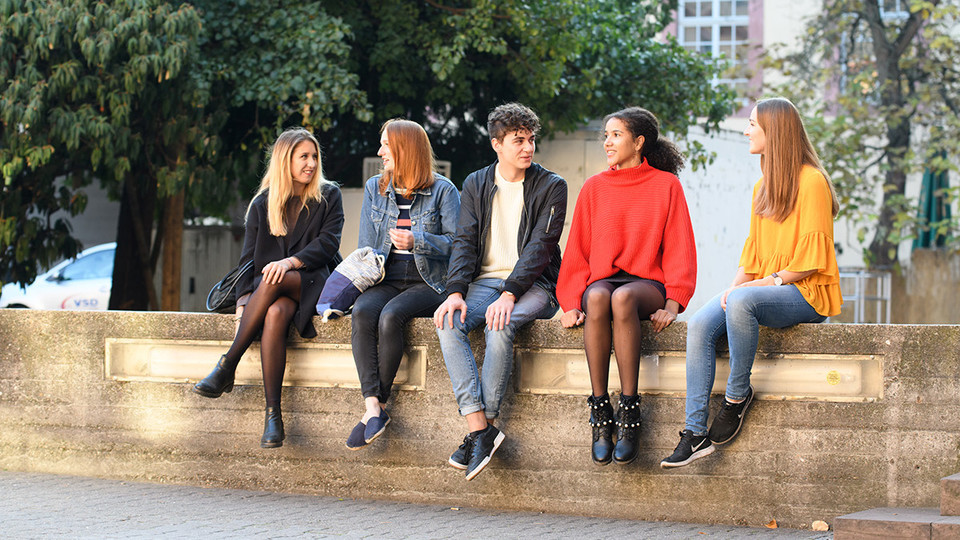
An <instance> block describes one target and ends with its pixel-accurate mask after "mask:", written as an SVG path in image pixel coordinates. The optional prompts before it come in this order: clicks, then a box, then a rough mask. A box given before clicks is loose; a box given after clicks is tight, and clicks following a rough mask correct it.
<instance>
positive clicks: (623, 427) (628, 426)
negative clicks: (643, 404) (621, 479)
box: [613, 394, 640, 464]
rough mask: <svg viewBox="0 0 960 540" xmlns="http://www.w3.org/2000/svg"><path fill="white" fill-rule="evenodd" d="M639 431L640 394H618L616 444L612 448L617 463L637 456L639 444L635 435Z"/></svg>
mask: <svg viewBox="0 0 960 540" xmlns="http://www.w3.org/2000/svg"><path fill="white" fill-rule="evenodd" d="M639 432H640V394H637V395H635V396H624V395H622V394H621V395H620V406H619V407H618V408H617V446H616V448H614V449H613V459H614V461H616V462H617V463H620V464H627V463H630V462H631V461H633V460H634V459H636V458H637V454H638V453H639V452H640V445H639V444H638V443H637V438H638V437H637V436H638V434H639Z"/></svg>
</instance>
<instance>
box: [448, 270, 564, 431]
mask: <svg viewBox="0 0 960 540" xmlns="http://www.w3.org/2000/svg"><path fill="white" fill-rule="evenodd" d="M503 283H504V281H503V280H502V279H478V280H477V281H474V282H473V283H471V284H470V287H469V288H468V289H467V296H466V298H464V301H466V303H467V316H466V322H463V323H461V322H460V312H459V311H456V312H454V314H453V328H450V327H449V326H447V319H446V318H444V322H443V328H440V329H437V336H438V337H439V338H440V350H441V351H442V352H443V361H444V362H445V363H446V364H447V373H448V374H449V375H450V382H451V383H453V394H454V395H455V396H456V398H457V405H458V406H459V408H460V414H461V415H463V416H466V415H468V414H471V413H475V412H478V411H484V413H485V414H486V417H487V418H490V419H493V418H496V417H497V415H498V414H500V402H501V401H503V395H504V393H506V390H507V383H508V382H509V381H510V374H511V373H512V372H513V338H514V336H516V334H517V330H518V329H519V328H520V327H521V326H523V325H525V324H527V323H528V322H530V321H532V320H534V319H544V318H548V317H552V316H553V314H554V313H556V311H557V306H556V305H555V304H554V303H553V302H552V300H551V298H550V294H549V293H547V291H545V290H543V289H541V288H540V287H537V286H533V287H530V290H528V291H527V292H526V293H524V295H523V296H521V297H520V298H519V299H517V302H516V304H514V306H513V313H511V314H510V324H508V325H506V326H505V327H504V328H503V330H490V329H488V328H486V327H485V324H486V312H487V307H488V306H489V305H490V304H492V303H493V302H494V301H496V300H497V299H498V298H500V293H501V292H503ZM480 326H484V337H485V339H486V352H485V353H484V356H483V374H482V375H481V374H480V370H479V369H478V368H477V360H476V358H475V357H474V355H473V349H472V348H471V347H470V337H469V333H470V331H471V330H473V329H474V328H478V327H480Z"/></svg>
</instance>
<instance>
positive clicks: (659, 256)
mask: <svg viewBox="0 0 960 540" xmlns="http://www.w3.org/2000/svg"><path fill="white" fill-rule="evenodd" d="M603 147H604V150H605V151H606V153H607V164H608V165H609V166H610V168H609V169H608V170H606V171H603V172H601V173H600V174H597V175H594V176H592V177H590V178H589V179H587V181H586V182H585V183H584V185H583V189H582V190H581V191H580V195H579V197H578V198H577V206H576V209H575V210H574V213H573V223H572V225H571V227H570V236H569V239H568V240H567V248H566V252H565V253H564V254H563V263H562V264H561V266H560V279H559V282H558V283H557V299H558V300H559V301H560V307H561V308H562V309H563V311H564V313H563V316H562V317H561V319H560V322H561V323H562V324H563V326H564V327H565V328H572V327H574V326H578V325H580V324H584V332H583V341H584V349H585V351H586V354H587V365H588V367H589V369H590V384H591V386H592V390H593V394H592V395H591V396H590V397H589V398H588V400H587V401H588V403H589V405H590V424H591V425H592V426H593V461H594V462H596V463H598V464H600V465H605V464H607V463H609V462H610V461H611V460H614V461H616V462H617V463H630V462H631V461H633V460H634V459H635V458H636V457H637V453H638V451H639V445H638V444H637V432H638V431H639V427H640V395H639V393H638V392H637V380H638V376H639V371H640V337H641V335H640V322H641V321H642V320H644V319H647V318H649V319H650V320H651V321H652V322H653V329H654V331H656V332H659V331H661V330H663V329H664V328H666V327H667V326H669V325H670V323H672V322H673V321H674V320H675V319H676V318H677V314H678V313H680V312H681V311H683V309H684V308H685V307H686V305H687V302H688V301H689V300H690V297H691V296H693V289H694V286H695V285H696V282H697V251H696V246H695V244H694V239H693V228H692V227H691V226H690V215H689V213H688V211H687V201H686V199H685V198H684V196H683V188H682V187H681V186H680V181H679V180H678V179H677V176H676V174H677V172H678V171H679V170H680V169H681V168H682V167H683V155H682V154H681V153H680V151H679V149H678V148H677V147H676V145H674V144H673V143H672V142H670V141H669V140H667V139H665V138H663V137H661V136H660V129H659V122H658V121H657V118H656V117H655V116H654V115H653V114H652V113H650V111H647V110H645V109H641V108H639V107H630V108H627V109H624V110H622V111H618V112H615V113H613V114H611V115H609V116H607V117H606V118H605V119H604V132H603ZM611 342H612V343H613V348H614V351H615V352H616V357H617V370H618V371H619V374H620V387H621V395H620V405H619V408H618V415H617V418H616V422H615V423H616V425H617V443H616V446H614V444H613V439H612V436H613V433H612V432H613V425H614V414H613V407H612V406H611V404H610V397H609V395H608V394H607V383H608V379H609V374H610V345H611Z"/></svg>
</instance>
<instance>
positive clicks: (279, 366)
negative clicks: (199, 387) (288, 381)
mask: <svg viewBox="0 0 960 540" xmlns="http://www.w3.org/2000/svg"><path fill="white" fill-rule="evenodd" d="M299 299H300V272H295V271H290V272H287V273H286V274H284V275H283V279H282V280H281V281H280V283H279V284H276V285H273V284H269V283H267V282H265V281H261V282H260V285H258V286H257V289H256V290H255V291H253V294H252V295H251V296H250V301H249V302H247V305H246V307H244V308H243V315H242V316H241V317H240V328H239V330H237V337H235V338H234V339H233V345H231V346H230V350H228V351H227V354H226V357H227V360H228V361H229V362H231V363H233V364H234V365H235V364H236V363H237V362H239V361H240V357H241V356H243V353H244V351H246V350H247V348H248V347H249V346H250V344H251V343H253V340H255V339H257V335H258V334H260V365H261V366H262V369H263V393H264V395H265V397H266V399H267V406H268V407H279V406H280V390H281V388H282V385H283V371H284V369H285V368H286V367H287V332H288V329H289V328H290V321H292V320H293V315H294V313H296V312H297V302H298V301H299Z"/></svg>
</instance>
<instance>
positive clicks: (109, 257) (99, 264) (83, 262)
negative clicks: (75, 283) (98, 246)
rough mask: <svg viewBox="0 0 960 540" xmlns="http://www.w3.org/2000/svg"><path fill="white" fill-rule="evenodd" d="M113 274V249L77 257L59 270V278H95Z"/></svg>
mask: <svg viewBox="0 0 960 540" xmlns="http://www.w3.org/2000/svg"><path fill="white" fill-rule="evenodd" d="M112 275H113V250H112V249H108V250H105V251H98V252H96V253H91V254H90V255H87V256H85V257H81V258H80V259H77V260H76V262H73V263H71V264H69V265H68V266H67V267H66V268H64V269H63V271H62V272H60V279H63V280H77V279H97V278H108V277H110V276H112Z"/></svg>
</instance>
